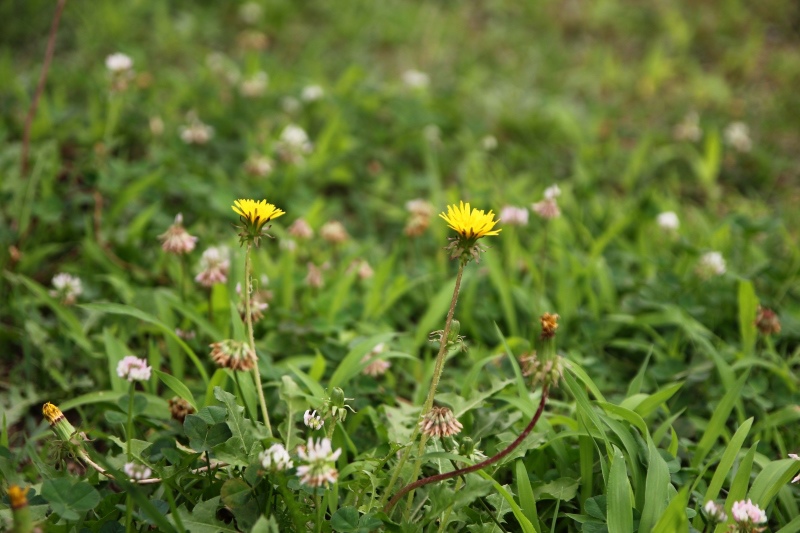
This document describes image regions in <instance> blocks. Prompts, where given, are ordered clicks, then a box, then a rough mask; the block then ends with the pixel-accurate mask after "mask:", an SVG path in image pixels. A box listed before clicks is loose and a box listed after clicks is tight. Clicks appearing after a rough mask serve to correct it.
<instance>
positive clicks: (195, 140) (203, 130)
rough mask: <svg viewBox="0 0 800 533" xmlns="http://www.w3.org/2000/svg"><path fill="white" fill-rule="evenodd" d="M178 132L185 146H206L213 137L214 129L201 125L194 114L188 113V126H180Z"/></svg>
mask: <svg viewBox="0 0 800 533" xmlns="http://www.w3.org/2000/svg"><path fill="white" fill-rule="evenodd" d="M178 131H179V133H180V136H181V140H182V141H183V142H184V143H186V144H206V143H208V141H210V140H211V138H212V137H214V128H213V127H212V126H209V125H208V124H205V123H203V122H202V121H201V120H200V119H199V118H197V115H195V114H194V113H189V124H187V125H186V126H181V127H180V129H179V130H178Z"/></svg>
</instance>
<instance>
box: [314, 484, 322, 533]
mask: <svg viewBox="0 0 800 533" xmlns="http://www.w3.org/2000/svg"><path fill="white" fill-rule="evenodd" d="M317 490H318V489H315V492H314V503H315V504H316V506H317V523H316V524H315V525H314V531H316V533H321V532H322V519H323V514H322V498H320V496H319V492H317Z"/></svg>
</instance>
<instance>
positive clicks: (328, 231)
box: [319, 220, 350, 244]
mask: <svg viewBox="0 0 800 533" xmlns="http://www.w3.org/2000/svg"><path fill="white" fill-rule="evenodd" d="M319 234H320V236H321V237H322V238H323V239H325V240H326V241H328V242H329V243H331V244H341V243H343V242H345V241H346V240H347V239H348V238H350V235H348V233H347V230H346V229H345V227H344V224H342V223H341V222H339V221H338V220H331V221H328V222H326V223H325V224H323V225H322V227H321V228H320V230H319Z"/></svg>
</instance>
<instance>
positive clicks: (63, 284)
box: [50, 272, 83, 305]
mask: <svg viewBox="0 0 800 533" xmlns="http://www.w3.org/2000/svg"><path fill="white" fill-rule="evenodd" d="M81 293H83V283H81V279H80V278H79V277H77V276H73V275H71V274H67V273H65V272H61V273H59V274H56V275H55V276H53V290H51V291H50V296H52V297H53V298H58V299H59V300H60V301H61V303H62V304H64V305H72V304H74V303H75V301H76V300H77V299H78V296H80V295H81Z"/></svg>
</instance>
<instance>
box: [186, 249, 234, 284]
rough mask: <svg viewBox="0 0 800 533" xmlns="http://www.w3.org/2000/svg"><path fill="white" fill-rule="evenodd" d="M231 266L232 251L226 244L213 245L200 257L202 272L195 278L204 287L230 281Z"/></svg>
mask: <svg viewBox="0 0 800 533" xmlns="http://www.w3.org/2000/svg"><path fill="white" fill-rule="evenodd" d="M230 267H231V260H230V251H229V250H228V248H227V247H226V246H218V247H216V246H212V247H211V248H208V249H207V250H206V251H205V252H203V255H202V257H201V258H200V273H199V274H197V276H195V278H194V280H195V281H196V282H197V283H199V284H200V285H202V286H203V287H212V286H214V285H215V284H217V283H225V282H227V281H228V270H230Z"/></svg>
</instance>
